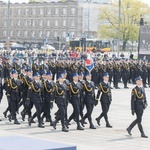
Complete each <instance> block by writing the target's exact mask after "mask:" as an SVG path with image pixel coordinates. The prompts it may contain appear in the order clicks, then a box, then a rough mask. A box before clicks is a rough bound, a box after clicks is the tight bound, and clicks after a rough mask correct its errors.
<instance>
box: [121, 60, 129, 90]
mask: <svg viewBox="0 0 150 150" xmlns="http://www.w3.org/2000/svg"><path fill="white" fill-rule="evenodd" d="M121 70H122V81H123V84H124V88H128V87H127V83H128V80H129V76H130V67H129V64H128V63H127V60H126V61H125V62H123V63H122V67H121Z"/></svg>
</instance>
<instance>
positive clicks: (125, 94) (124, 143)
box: [0, 83, 150, 150]
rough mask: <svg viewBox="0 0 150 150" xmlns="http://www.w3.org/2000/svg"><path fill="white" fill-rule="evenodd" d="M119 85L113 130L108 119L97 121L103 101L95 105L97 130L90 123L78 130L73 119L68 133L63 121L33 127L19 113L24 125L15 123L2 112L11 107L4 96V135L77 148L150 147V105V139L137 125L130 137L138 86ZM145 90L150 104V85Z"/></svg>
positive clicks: (149, 120) (148, 127)
mask: <svg viewBox="0 0 150 150" xmlns="http://www.w3.org/2000/svg"><path fill="white" fill-rule="evenodd" d="M119 86H120V88H121V89H112V95H113V101H112V104H111V107H110V111H109V114H108V116H109V120H110V123H111V124H112V125H113V128H112V129H110V128H106V127H105V122H104V119H102V120H101V126H98V125H97V124H96V121H95V118H96V117H97V116H98V115H99V114H100V113H101V106H100V104H98V105H97V106H96V107H95V108H94V111H93V115H92V117H93V123H94V124H95V126H96V127H97V129H96V130H92V129H89V124H87V125H86V126H85V130H84V131H79V130H76V123H75V122H73V121H72V122H71V124H72V125H71V126H70V128H69V132H68V133H64V132H62V131H61V125H60V123H59V124H58V126H57V130H54V129H53V128H52V127H50V126H49V123H45V128H44V129H41V128H38V127H37V123H35V124H32V126H31V127H29V126H28V124H27V118H26V121H25V122H23V121H22V120H21V117H20V114H19V115H18V120H19V121H20V123H21V124H20V125H14V124H13V122H9V121H8V119H6V118H4V117H3V115H2V113H3V111H4V110H5V108H6V106H7V100H6V98H5V97H4V98H3V100H2V103H1V104H0V118H2V121H1V122H0V136H11V135H14V136H17V135H18V136H19V135H20V136H24V137H31V138H34V139H42V140H48V141H51V142H59V143H62V144H67V145H73V146H77V150H137V149H139V150H149V149H150V107H149V106H148V107H147V109H146V110H145V112H144V115H143V120H142V124H143V127H144V131H145V134H146V135H148V136H149V138H148V139H144V138H141V137H140V136H141V135H140V132H139V130H138V128H137V126H136V127H135V128H134V129H133V130H132V136H129V135H128V134H127V132H126V128H127V126H128V125H129V124H130V123H131V122H132V121H133V120H134V119H135V116H132V115H131V110H130V99H131V89H132V88H133V87H134V86H135V85H132V84H129V89H124V88H123V84H122V83H119ZM145 90H146V94H147V101H148V104H149V105H150V88H146V89H145ZM56 110H57V106H56V105H54V109H53V111H52V117H53V118H54V115H53V114H54V112H55V111H56ZM20 111H21V109H20ZM85 111H86V109H85ZM71 112H72V105H71V104H69V107H68V114H69V115H70V114H71ZM8 144H9V141H8ZM18 144H20V143H18ZM0 145H1V143H0ZM12 147H13V145H12Z"/></svg>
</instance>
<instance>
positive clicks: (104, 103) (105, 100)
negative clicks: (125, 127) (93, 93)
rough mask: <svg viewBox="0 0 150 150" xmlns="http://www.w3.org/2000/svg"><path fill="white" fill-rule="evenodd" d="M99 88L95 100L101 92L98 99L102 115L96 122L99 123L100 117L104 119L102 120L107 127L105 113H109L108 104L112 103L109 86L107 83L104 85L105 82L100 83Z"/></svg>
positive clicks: (107, 122)
mask: <svg viewBox="0 0 150 150" xmlns="http://www.w3.org/2000/svg"><path fill="white" fill-rule="evenodd" d="M99 87H100V88H99V91H98V93H97V99H99V96H100V93H101V92H102V95H101V98H100V102H101V107H102V113H101V114H100V116H99V117H98V120H99V121H100V119H101V118H102V117H104V119H105V121H106V125H109V121H108V115H107V113H108V111H109V107H110V104H111V101H112V97H111V86H110V84H109V83H107V84H106V83H105V82H102V83H101V84H100V86H99ZM104 92H105V93H104Z"/></svg>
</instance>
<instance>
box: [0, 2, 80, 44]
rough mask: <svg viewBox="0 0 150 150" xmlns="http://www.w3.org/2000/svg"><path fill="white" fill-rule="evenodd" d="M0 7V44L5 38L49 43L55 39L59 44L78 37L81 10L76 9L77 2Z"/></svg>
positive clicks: (0, 4) (16, 4)
mask: <svg viewBox="0 0 150 150" xmlns="http://www.w3.org/2000/svg"><path fill="white" fill-rule="evenodd" d="M0 7H1V9H0V20H1V21H0V41H7V39H9V41H14V42H35V43H38V42H43V41H44V40H45V39H46V40H47V41H49V42H50V43H51V42H52V43H53V42H54V41H56V40H57V37H58V36H59V37H60V40H61V41H65V40H66V36H70V37H71V38H73V37H79V36H80V33H81V29H82V15H81V14H82V9H81V8H80V7H78V2H75V1H70V0H69V1H66V2H50V3H47V2H44V3H21V4H20V3H15V4H10V5H8V4H6V3H3V2H1V3H0ZM8 8H9V9H8ZM8 10H9V15H8ZM8 20H9V21H8ZM8 24H9V26H8Z"/></svg>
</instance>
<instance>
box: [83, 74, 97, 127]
mask: <svg viewBox="0 0 150 150" xmlns="http://www.w3.org/2000/svg"><path fill="white" fill-rule="evenodd" d="M85 78H86V81H85V83H84V84H83V87H84V91H85V98H84V102H85V105H86V109H87V113H86V114H85V116H84V117H83V118H82V120H81V124H82V126H83V127H84V121H85V119H86V118H88V121H89V123H90V129H96V127H95V126H94V125H93V122H92V112H93V108H94V104H95V85H94V82H92V81H91V74H90V73H88V72H87V73H86V75H85Z"/></svg>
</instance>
